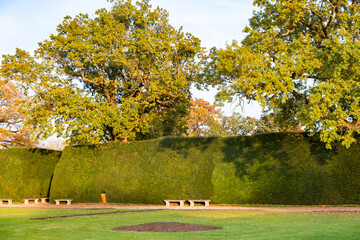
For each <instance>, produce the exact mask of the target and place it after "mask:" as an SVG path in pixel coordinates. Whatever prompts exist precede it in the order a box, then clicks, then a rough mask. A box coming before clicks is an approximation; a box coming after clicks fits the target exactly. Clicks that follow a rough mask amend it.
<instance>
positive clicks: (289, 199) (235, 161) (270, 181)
mask: <svg viewBox="0 0 360 240" xmlns="http://www.w3.org/2000/svg"><path fill="white" fill-rule="evenodd" d="M359 150H360V149H359V146H358V145H353V146H352V148H351V149H344V148H342V147H339V146H335V147H334V149H333V150H332V151H330V150H327V149H326V148H325V146H324V145H323V144H322V143H321V142H319V141H317V140H315V138H309V137H307V136H306V134H295V133H288V134H266V135H257V136H251V137H248V136H238V137H225V138H181V137H180V138H179V137H170V138H162V139H158V140H150V141H139V142H131V143H129V144H116V143H106V144H102V145H97V146H82V147H67V148H66V149H65V151H64V152H63V155H62V157H61V159H60V161H59V163H58V165H57V167H56V169H55V173H54V179H53V184H52V186H51V198H52V199H54V198H73V199H74V202H99V201H100V194H101V193H102V192H106V195H107V198H108V201H109V202H118V203H152V204H161V203H162V200H163V199H202V198H203V199H211V200H212V202H213V203H233V204H239V203H240V204H241V203H259V204H342V203H360V181H359V180H360V156H359V154H358V153H359Z"/></svg>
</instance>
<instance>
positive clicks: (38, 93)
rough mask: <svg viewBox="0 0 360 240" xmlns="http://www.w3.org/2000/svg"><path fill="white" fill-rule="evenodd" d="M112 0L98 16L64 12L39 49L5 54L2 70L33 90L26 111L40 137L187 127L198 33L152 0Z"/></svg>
mask: <svg viewBox="0 0 360 240" xmlns="http://www.w3.org/2000/svg"><path fill="white" fill-rule="evenodd" d="M110 2H112V3H113V7H112V8H111V10H106V9H100V10H98V11H97V12H96V16H95V17H94V18H91V17H89V16H88V15H87V14H79V15H78V16H76V17H74V18H71V17H65V19H64V21H63V22H62V23H61V24H60V25H59V26H58V27H57V33H56V34H54V35H51V36H50V39H49V40H46V41H43V42H42V43H40V44H39V48H38V49H37V50H36V51H35V56H32V55H31V54H29V53H27V52H25V51H23V50H19V49H18V50H17V52H16V54H15V55H8V56H4V60H3V62H2V69H1V74H2V77H3V78H6V79H11V80H15V81H18V82H21V83H22V85H23V86H24V88H25V89H26V90H28V93H29V94H30V95H31V96H32V101H31V104H28V105H27V106H26V107H25V108H24V110H25V111H26V113H27V114H28V115H29V120H28V121H27V124H28V125H31V126H33V128H34V129H35V130H36V133H37V137H39V138H47V137H49V136H51V135H53V134H54V133H56V134H57V135H58V136H61V137H64V138H67V139H69V141H70V142H71V143H73V144H84V143H99V142H104V141H109V140H114V141H128V140H133V139H145V138H152V137H159V136H162V135H172V134H181V133H184V132H185V131H186V122H187V113H188V108H189V107H190V103H189V100H190V92H189V87H190V84H191V82H192V81H193V80H194V79H195V78H196V73H197V64H198V61H197V59H198V57H200V55H201V52H202V49H201V47H200V41H199V39H197V38H195V37H193V36H192V35H191V34H188V33H184V32H183V31H182V29H175V28H174V27H172V26H171V25H170V24H169V21H168V13H167V12H166V11H165V10H163V9H161V8H156V9H153V8H152V7H151V5H150V4H149V1H148V0H143V1H141V2H136V4H133V3H132V1H131V0H116V1H115V0H114V1H110Z"/></svg>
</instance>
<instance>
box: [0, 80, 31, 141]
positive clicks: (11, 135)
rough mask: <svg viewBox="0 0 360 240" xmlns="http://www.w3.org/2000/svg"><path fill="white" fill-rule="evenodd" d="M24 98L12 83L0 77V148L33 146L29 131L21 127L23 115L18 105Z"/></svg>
mask: <svg viewBox="0 0 360 240" xmlns="http://www.w3.org/2000/svg"><path fill="white" fill-rule="evenodd" d="M25 99H26V97H25V96H24V95H23V94H22V93H21V91H19V88H17V87H16V85H15V84H14V83H12V82H8V81H6V80H4V79H2V78H0V148H9V147H33V146H35V143H34V142H33V141H31V139H30V131H29V130H26V129H23V122H24V120H25V115H24V114H23V113H22V112H21V111H20V109H19V106H20V104H21V102H22V101H24V100H25Z"/></svg>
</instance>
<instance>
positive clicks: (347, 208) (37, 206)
mask: <svg viewBox="0 0 360 240" xmlns="http://www.w3.org/2000/svg"><path fill="white" fill-rule="evenodd" d="M0 208H29V209H84V210H102V209H128V210H131V209H133V210H164V209H167V210H214V211H215V210H232V211H278V212H345V213H346V212H349V213H360V206H359V205H354V206H346V205H342V206H327V205H326V206H266V207H263V206H255V207H247V206H244V207H242V206H217V205H212V206H210V207H203V206H195V207H189V206H185V207H165V206H162V205H121V204H72V205H54V204H48V203H45V204H27V205H25V204H12V205H7V204H2V205H0Z"/></svg>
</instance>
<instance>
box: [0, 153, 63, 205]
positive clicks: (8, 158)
mask: <svg viewBox="0 0 360 240" xmlns="http://www.w3.org/2000/svg"><path fill="white" fill-rule="evenodd" d="M60 156H61V152H59V151H53V150H45V149H34V148H11V149H1V150H0V198H12V199H14V200H15V201H21V200H23V199H24V198H33V197H47V196H49V191H50V183H51V179H52V175H53V173H54V169H55V166H56V164H57V162H58V161H59V159H60Z"/></svg>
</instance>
